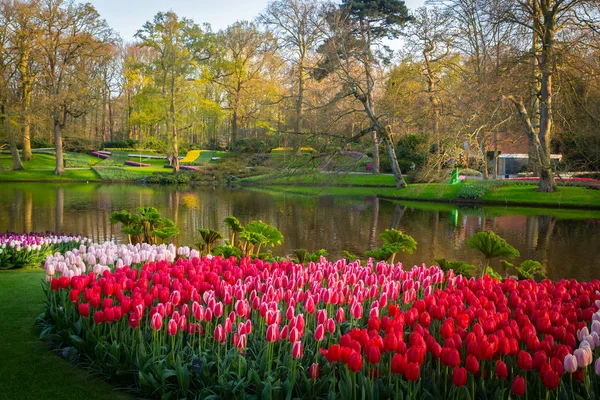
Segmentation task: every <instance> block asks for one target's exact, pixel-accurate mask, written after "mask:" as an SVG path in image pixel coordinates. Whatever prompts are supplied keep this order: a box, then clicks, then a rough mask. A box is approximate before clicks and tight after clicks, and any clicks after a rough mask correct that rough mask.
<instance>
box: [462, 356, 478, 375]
mask: <svg viewBox="0 0 600 400" xmlns="http://www.w3.org/2000/svg"><path fill="white" fill-rule="evenodd" d="M465 367H466V369H467V371H469V372H470V373H472V374H474V373H476V372H478V371H479V361H478V360H477V357H475V356H474V355H472V354H469V355H468V356H467V360H466V361H465Z"/></svg>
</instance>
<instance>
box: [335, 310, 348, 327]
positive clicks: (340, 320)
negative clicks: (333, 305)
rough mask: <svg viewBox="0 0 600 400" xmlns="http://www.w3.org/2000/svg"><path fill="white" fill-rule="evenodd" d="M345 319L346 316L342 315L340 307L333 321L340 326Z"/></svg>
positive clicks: (342, 311)
mask: <svg viewBox="0 0 600 400" xmlns="http://www.w3.org/2000/svg"><path fill="white" fill-rule="evenodd" d="M345 319H346V314H345V313H344V309H343V308H342V307H340V308H338V309H337V312H336V313H335V320H336V321H337V323H338V324H342V323H344V320H345Z"/></svg>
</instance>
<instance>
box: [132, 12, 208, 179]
mask: <svg viewBox="0 0 600 400" xmlns="http://www.w3.org/2000/svg"><path fill="white" fill-rule="evenodd" d="M136 37H137V38H138V39H140V40H141V43H140V46H142V47H148V48H151V49H152V50H154V51H155V55H156V58H155V59H154V60H153V62H152V63H151V65H150V66H149V67H150V70H151V72H152V74H153V75H154V81H155V83H156V84H157V86H158V87H160V92H161V95H162V98H163V104H164V107H165V110H164V123H165V130H166V132H167V135H168V136H169V146H168V147H169V150H168V153H169V156H170V157H171V158H172V160H173V162H172V165H173V170H174V172H179V158H178V157H179V143H178V131H179V129H178V128H179V122H178V114H179V113H180V112H181V111H182V110H181V108H180V107H181V106H182V104H183V103H180V100H181V95H182V93H181V92H182V90H184V89H185V87H186V86H187V85H188V83H189V82H191V81H193V80H194V79H195V78H197V77H198V74H199V70H198V66H199V64H200V63H202V62H204V61H206V60H207V59H208V57H209V54H210V53H209V47H208V46H207V42H206V40H207V38H206V37H205V35H204V33H203V32H202V30H201V29H200V27H199V26H198V25H197V24H195V23H194V22H193V21H191V20H189V19H187V18H179V17H178V16H177V14H175V13H173V12H166V13H164V12H159V13H158V14H156V15H155V16H154V19H153V20H152V21H148V22H146V23H145V24H144V26H143V27H142V29H140V30H139V31H138V32H137V33H136Z"/></svg>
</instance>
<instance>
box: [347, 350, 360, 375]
mask: <svg viewBox="0 0 600 400" xmlns="http://www.w3.org/2000/svg"><path fill="white" fill-rule="evenodd" d="M348 368H349V369H350V371H352V372H358V371H360V370H361V369H362V356H361V355H360V354H359V353H357V352H354V353H353V354H352V356H351V357H350V360H349V361H348Z"/></svg>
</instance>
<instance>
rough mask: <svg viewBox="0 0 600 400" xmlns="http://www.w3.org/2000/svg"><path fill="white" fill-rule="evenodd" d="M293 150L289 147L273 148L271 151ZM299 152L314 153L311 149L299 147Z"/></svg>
mask: <svg viewBox="0 0 600 400" xmlns="http://www.w3.org/2000/svg"><path fill="white" fill-rule="evenodd" d="M292 150H294V149H293V148H291V147H275V148H274V149H271V151H292ZM300 151H316V150H315V149H313V148H312V147H300Z"/></svg>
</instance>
